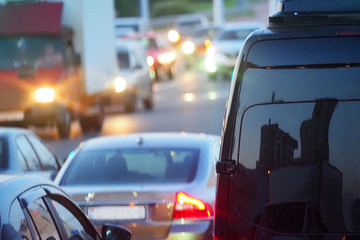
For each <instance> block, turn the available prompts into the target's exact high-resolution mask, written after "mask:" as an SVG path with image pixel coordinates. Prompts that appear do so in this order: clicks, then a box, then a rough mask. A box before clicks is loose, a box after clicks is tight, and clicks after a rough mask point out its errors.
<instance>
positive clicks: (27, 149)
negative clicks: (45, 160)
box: [16, 135, 41, 171]
mask: <svg viewBox="0 0 360 240" xmlns="http://www.w3.org/2000/svg"><path fill="white" fill-rule="evenodd" d="M16 144H17V148H18V153H19V154H20V155H21V157H22V158H23V159H25V160H26V163H27V166H28V169H29V170H30V171H37V170H41V166H40V163H39V160H38V158H37V156H36V153H35V152H34V149H33V148H32V146H31V144H30V142H29V141H28V140H27V138H26V137H25V136H24V135H22V136H19V137H18V138H16Z"/></svg>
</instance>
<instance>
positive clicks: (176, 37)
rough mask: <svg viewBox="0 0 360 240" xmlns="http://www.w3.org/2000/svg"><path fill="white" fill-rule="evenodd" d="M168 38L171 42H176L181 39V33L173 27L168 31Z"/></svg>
mask: <svg viewBox="0 0 360 240" xmlns="http://www.w3.org/2000/svg"><path fill="white" fill-rule="evenodd" d="M168 39H169V41H170V42H173V43H176V42H177V41H179V39H180V34H179V33H178V32H177V31H176V30H174V29H171V30H170V31H169V32H168Z"/></svg>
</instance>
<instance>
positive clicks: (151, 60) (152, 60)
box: [146, 56, 155, 67]
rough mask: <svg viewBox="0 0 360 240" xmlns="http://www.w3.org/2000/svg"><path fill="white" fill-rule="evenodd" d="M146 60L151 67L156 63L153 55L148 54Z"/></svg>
mask: <svg viewBox="0 0 360 240" xmlns="http://www.w3.org/2000/svg"><path fill="white" fill-rule="evenodd" d="M146 61H147V64H148V65H149V66H150V67H152V66H153V65H154V63H155V60H154V58H153V57H152V56H147V58H146Z"/></svg>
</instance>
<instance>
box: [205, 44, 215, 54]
mask: <svg viewBox="0 0 360 240" xmlns="http://www.w3.org/2000/svg"><path fill="white" fill-rule="evenodd" d="M214 54H215V48H214V47H213V46H211V45H210V46H208V47H207V48H206V55H208V56H213V55H214Z"/></svg>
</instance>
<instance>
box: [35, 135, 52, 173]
mask: <svg viewBox="0 0 360 240" xmlns="http://www.w3.org/2000/svg"><path fill="white" fill-rule="evenodd" d="M28 138H29V141H30V142H31V144H32V145H33V147H34V148H35V151H36V152H37V154H38V156H39V158H40V162H41V166H42V169H43V170H57V169H58V165H57V163H56V158H55V156H54V155H53V154H52V152H51V151H50V150H49V149H48V148H47V147H46V145H45V144H44V143H43V142H42V141H41V140H40V139H38V138H37V137H34V136H31V135H30V136H28Z"/></svg>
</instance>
